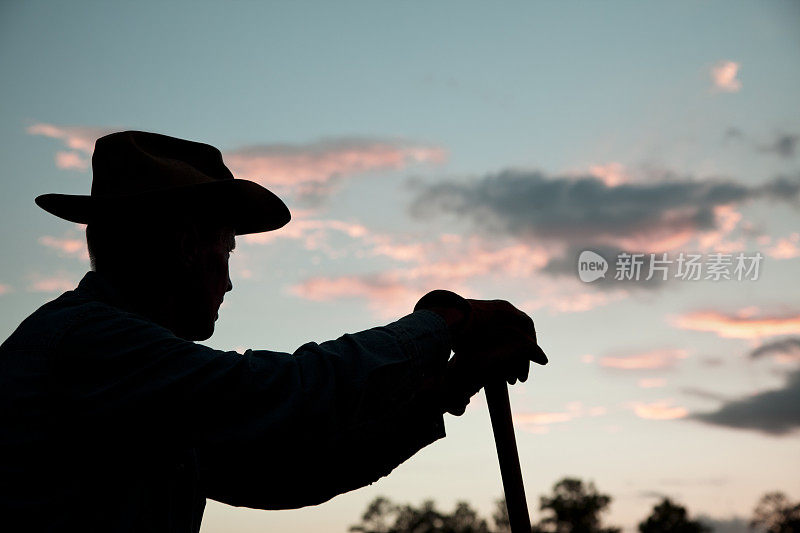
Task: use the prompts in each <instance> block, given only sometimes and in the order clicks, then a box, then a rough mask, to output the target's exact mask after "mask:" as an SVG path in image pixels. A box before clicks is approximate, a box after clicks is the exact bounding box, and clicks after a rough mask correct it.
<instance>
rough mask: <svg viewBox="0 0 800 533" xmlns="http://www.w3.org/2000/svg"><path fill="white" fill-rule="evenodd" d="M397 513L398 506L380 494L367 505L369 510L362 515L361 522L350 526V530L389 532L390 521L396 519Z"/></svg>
mask: <svg viewBox="0 0 800 533" xmlns="http://www.w3.org/2000/svg"><path fill="white" fill-rule="evenodd" d="M396 513H397V506H396V505H394V504H393V503H392V502H391V501H389V499H388V498H384V497H383V496H378V497H377V498H375V499H374V500H372V502H371V503H370V504H369V505H368V506H367V510H366V511H364V514H363V515H362V516H361V523H360V524H358V525H355V526H351V527H350V531H360V532H361V533H389V531H391V529H390V525H389V523H388V522H389V521H390V520H393V519H394V515H395V514H396Z"/></svg>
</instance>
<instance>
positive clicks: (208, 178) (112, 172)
mask: <svg viewBox="0 0 800 533" xmlns="http://www.w3.org/2000/svg"><path fill="white" fill-rule="evenodd" d="M92 174H93V177H92V192H91V194H92V196H120V195H135V194H139V193H146V192H151V191H157V190H161V189H172V188H175V187H184V186H190V185H198V184H201V183H210V182H214V181H220V180H232V179H233V175H232V174H231V172H230V170H228V168H227V167H226V166H225V164H224V163H223V161H222V154H221V153H220V151H219V150H217V149H216V148H214V147H213V146H211V145H208V144H204V143H199V142H195V141H187V140H184V139H178V138H176V137H170V136H167V135H161V134H159V133H150V132H143V131H122V132H117V133H112V134H110V135H106V136H104V137H101V138H99V139H97V141H96V143H95V149H94V154H93V155H92Z"/></svg>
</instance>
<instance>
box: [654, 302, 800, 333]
mask: <svg viewBox="0 0 800 533" xmlns="http://www.w3.org/2000/svg"><path fill="white" fill-rule="evenodd" d="M756 311H757V310H756V309H752V308H745V309H743V310H742V311H740V312H739V313H737V314H735V315H729V314H724V313H720V312H718V311H695V312H692V313H687V314H684V315H679V316H677V317H673V318H671V319H670V322H671V323H672V325H674V326H676V327H678V328H681V329H688V330H693V331H708V332H711V333H716V334H717V335H718V336H720V337H723V338H730V339H760V338H763V337H770V336H774V335H791V334H795V335H796V334H800V314H787V315H773V316H770V315H763V314H762V315H761V316H756V315H755V313H756Z"/></svg>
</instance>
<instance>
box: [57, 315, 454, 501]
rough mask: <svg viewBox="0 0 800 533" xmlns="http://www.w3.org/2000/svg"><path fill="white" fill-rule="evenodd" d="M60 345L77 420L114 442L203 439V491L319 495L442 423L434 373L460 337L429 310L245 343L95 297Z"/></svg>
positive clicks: (342, 487)
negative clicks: (177, 328)
mask: <svg viewBox="0 0 800 533" xmlns="http://www.w3.org/2000/svg"><path fill="white" fill-rule="evenodd" d="M61 348H62V349H61V350H60V357H59V365H58V368H59V369H60V372H59V376H58V382H59V384H60V387H61V388H62V389H63V394H64V397H65V401H67V402H68V404H69V405H68V406H66V407H68V408H67V409H65V412H68V413H74V414H75V416H76V417H77V418H78V422H79V426H82V427H85V428H86V429H87V430H88V431H89V432H90V434H91V433H98V434H99V438H103V439H107V440H108V445H112V446H113V445H123V446H126V447H134V448H137V447H141V448H140V449H143V450H158V449H160V448H162V447H168V448H172V447H175V448H178V449H180V448H184V447H185V448H197V450H198V456H199V461H200V467H201V475H202V479H201V482H202V483H203V484H204V486H205V490H206V493H207V495H208V496H209V497H211V498H214V499H218V500H220V501H224V502H226V503H230V504H233V505H245V506H248V507H258V508H265V509H276V508H290V507H299V506H303V505H311V504H316V503H320V502H322V501H326V500H328V499H330V498H331V497H333V496H335V495H336V494H340V493H342V492H345V491H348V490H352V489H355V488H358V487H360V486H363V485H366V484H368V483H371V482H373V481H375V480H377V479H379V478H380V477H381V476H384V475H386V474H388V473H389V472H390V471H391V470H392V469H393V468H394V467H396V466H397V465H398V464H400V463H401V462H403V461H404V460H406V459H407V458H408V457H410V456H411V455H413V454H414V453H416V452H417V451H418V450H419V449H420V448H422V447H424V446H426V445H427V444H429V443H431V442H433V441H435V440H436V439H438V438H441V437H443V436H444V427H443V421H442V410H441V408H439V407H438V405H437V402H436V401H434V399H433V396H432V391H433V390H434V389H435V385H434V386H433V387H432V386H431V385H430V384H431V383H434V384H435V383H436V382H437V381H438V380H440V379H441V376H442V374H443V372H444V369H445V366H446V361H447V358H448V356H449V354H450V338H449V334H448V331H447V327H446V322H445V321H444V320H443V319H442V318H441V317H440V316H439V315H437V314H436V313H434V312H431V311H427V310H421V311H417V312H415V313H413V314H411V315H408V316H406V317H404V318H402V319H400V320H398V321H397V322H394V323H392V324H389V325H387V326H383V327H379V328H373V329H370V330H366V331H363V332H360V333H355V334H351V335H344V336H343V337H341V338H339V339H337V340H335V341H329V342H325V343H321V344H315V343H309V344H306V345H303V346H302V347H300V348H299V349H298V350H297V351H296V352H295V353H294V354H288V353H281V352H272V351H266V350H248V351H247V352H245V354H244V355H241V354H238V353H236V352H222V351H217V350H213V349H211V348H208V347H206V346H202V345H199V344H195V343H192V342H188V341H185V340H183V339H179V338H177V337H175V336H174V335H172V334H171V333H170V332H169V331H168V330H166V329H164V328H161V327H160V326H158V325H156V324H154V323H152V322H149V321H148V320H145V319H143V318H141V317H139V316H138V315H134V314H130V313H124V312H119V311H118V310H115V309H113V308H108V307H106V306H97V308H95V309H92V310H91V311H90V312H88V313H87V315H86V316H85V317H84V319H83V320H81V321H79V322H78V323H77V324H76V325H75V326H74V327H73V328H72V329H71V330H70V331H69V332H68V334H67V335H66V336H65V338H64V340H63V342H62V347H61Z"/></svg>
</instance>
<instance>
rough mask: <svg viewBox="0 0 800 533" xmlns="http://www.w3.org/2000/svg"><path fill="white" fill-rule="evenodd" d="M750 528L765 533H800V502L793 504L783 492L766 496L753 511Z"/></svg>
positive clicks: (770, 493)
mask: <svg viewBox="0 0 800 533" xmlns="http://www.w3.org/2000/svg"><path fill="white" fill-rule="evenodd" d="M750 528H751V529H754V530H757V531H763V532H765V533H796V532H798V531H800V502H798V503H792V502H791V501H789V498H787V497H786V495H785V494H784V493H782V492H769V493H767V494H765V495H764V496H762V497H761V500H759V502H758V505H756V508H755V510H754V511H753V519H752V520H750Z"/></svg>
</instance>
